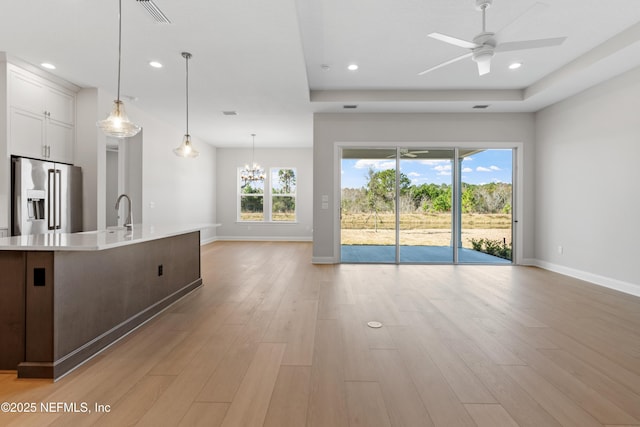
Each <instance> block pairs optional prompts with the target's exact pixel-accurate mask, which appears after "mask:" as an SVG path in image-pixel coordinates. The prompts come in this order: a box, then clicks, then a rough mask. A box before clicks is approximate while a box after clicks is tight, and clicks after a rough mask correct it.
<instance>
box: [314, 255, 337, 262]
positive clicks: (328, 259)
mask: <svg viewBox="0 0 640 427" xmlns="http://www.w3.org/2000/svg"><path fill="white" fill-rule="evenodd" d="M338 262H339V261H338V259H337V258H336V257H332V256H314V257H312V258H311V263H312V264H338Z"/></svg>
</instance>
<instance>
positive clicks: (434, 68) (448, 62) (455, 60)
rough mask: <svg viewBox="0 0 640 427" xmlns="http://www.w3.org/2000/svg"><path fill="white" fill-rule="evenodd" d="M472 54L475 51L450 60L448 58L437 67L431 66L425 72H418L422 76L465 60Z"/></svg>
mask: <svg viewBox="0 0 640 427" xmlns="http://www.w3.org/2000/svg"><path fill="white" fill-rule="evenodd" d="M471 55H473V52H469V53H465V54H464V55H462V56H458V57H457V58H453V59H450V60H448V61H446V62H443V63H442V64H438V65H436V66H435V67H431V68H429V69H427V70H424V71H423V72H421V73H418V75H419V76H422V75H423V74H427V73H430V72H431V71H433V70H437V69H438V68H442V67H445V66H447V65H449V64H453V63H454V62H458V61H461V60H463V59H465V58H469V57H471Z"/></svg>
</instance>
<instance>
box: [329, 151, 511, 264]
mask: <svg viewBox="0 0 640 427" xmlns="http://www.w3.org/2000/svg"><path fill="white" fill-rule="evenodd" d="M422 152H424V153H428V151H427V150H423V151H422ZM416 153H418V151H416ZM451 153H453V151H451ZM409 154H410V153H409ZM423 156H425V155H424V154H423ZM451 157H452V156H451ZM453 161H454V160H453V159H452V158H448V157H445V158H418V157H417V155H416V157H415V158H412V157H408V156H407V157H406V158H405V157H402V158H401V160H400V175H399V177H400V178H399V183H398V185H397V187H396V170H395V167H396V160H395V159H386V158H385V159H380V158H378V159H375V158H374V159H363V158H360V159H343V160H342V197H341V244H342V245H395V242H396V212H397V213H398V215H399V221H400V227H399V228H400V234H399V242H400V245H406V246H411V245H415V246H418V245H420V246H451V245H452V241H453V239H454V237H453V233H452V224H453V204H454V194H453V179H452V172H453ZM460 172H461V189H460V190H461V191H460V202H459V205H460V216H461V242H462V247H463V248H469V249H474V250H477V251H481V252H485V253H489V254H492V255H495V256H498V257H501V258H506V259H509V260H510V259H511V244H512V236H511V225H512V215H511V214H512V191H513V189H512V151H511V150H482V151H475V152H473V153H472V154H470V155H468V156H466V157H464V158H462V159H461V166H460ZM396 188H397V191H399V198H398V200H399V203H398V206H396V198H395V194H396Z"/></svg>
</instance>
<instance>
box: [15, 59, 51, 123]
mask: <svg viewBox="0 0 640 427" xmlns="http://www.w3.org/2000/svg"><path fill="white" fill-rule="evenodd" d="M10 70H11V71H10V72H9V105H11V106H12V107H17V108H20V109H21V110H25V111H29V112H30V113H33V114H35V115H43V114H44V111H45V107H44V92H45V86H44V84H43V82H42V80H41V79H38V78H36V77H35V76H31V75H29V74H26V72H25V73H20V72H18V71H17V70H16V69H14V68H11V69H10Z"/></svg>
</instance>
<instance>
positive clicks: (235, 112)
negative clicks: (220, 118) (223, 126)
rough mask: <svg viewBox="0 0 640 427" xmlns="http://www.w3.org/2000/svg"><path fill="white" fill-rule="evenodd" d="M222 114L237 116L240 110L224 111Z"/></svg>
mask: <svg viewBox="0 0 640 427" xmlns="http://www.w3.org/2000/svg"><path fill="white" fill-rule="evenodd" d="M222 114H224V115H225V116H237V115H238V112H237V111H231V110H229V111H223V112H222Z"/></svg>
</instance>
